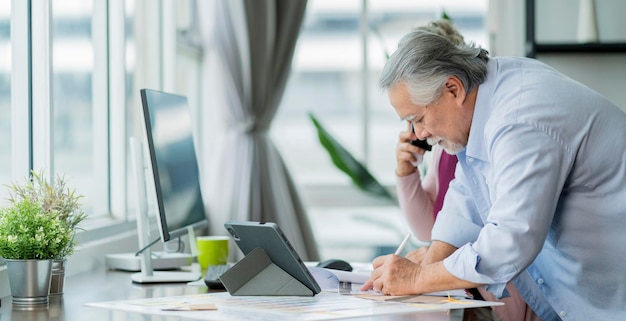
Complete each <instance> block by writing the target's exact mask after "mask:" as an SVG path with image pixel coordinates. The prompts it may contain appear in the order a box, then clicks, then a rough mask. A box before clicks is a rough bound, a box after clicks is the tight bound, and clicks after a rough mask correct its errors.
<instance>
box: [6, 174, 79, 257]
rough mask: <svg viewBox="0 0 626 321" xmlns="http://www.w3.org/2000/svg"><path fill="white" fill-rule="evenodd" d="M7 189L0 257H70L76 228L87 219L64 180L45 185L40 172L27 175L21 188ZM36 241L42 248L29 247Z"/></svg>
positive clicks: (72, 251) (43, 176) (35, 245)
mask: <svg viewBox="0 0 626 321" xmlns="http://www.w3.org/2000/svg"><path fill="white" fill-rule="evenodd" d="M7 187H8V189H9V198H8V200H9V202H10V204H11V206H10V207H8V208H3V209H1V210H0V220H2V221H1V222H2V223H0V256H2V257H4V258H7V259H11V258H21V259H43V258H53V259H63V258H66V257H67V256H69V255H71V254H72V253H74V248H75V246H76V244H77V243H76V241H75V239H74V237H75V235H76V232H77V231H78V230H80V228H79V227H78V224H79V223H80V222H81V221H82V220H84V219H85V218H86V217H87V215H86V214H85V212H84V211H83V210H82V206H81V204H80V199H81V198H82V195H78V194H77V193H76V191H75V190H73V189H70V188H69V187H68V186H67V181H66V180H65V178H64V177H62V176H57V177H56V179H55V180H54V181H52V182H48V180H47V179H46V178H45V175H44V173H43V171H40V172H39V173H37V172H35V171H31V175H30V177H28V178H27V181H26V183H25V184H17V183H13V184H11V185H8V186H7ZM5 224H6V225H5ZM16 224H17V225H16ZM51 226H53V227H54V229H56V230H54V231H53V230H51V229H50V228H49V227H51ZM38 241H40V242H41V244H45V247H46V248H45V249H44V248H38V247H37V244H35V243H33V242H38ZM58 246H61V247H58ZM4 255H8V256H4ZM9 256H10V257H9Z"/></svg>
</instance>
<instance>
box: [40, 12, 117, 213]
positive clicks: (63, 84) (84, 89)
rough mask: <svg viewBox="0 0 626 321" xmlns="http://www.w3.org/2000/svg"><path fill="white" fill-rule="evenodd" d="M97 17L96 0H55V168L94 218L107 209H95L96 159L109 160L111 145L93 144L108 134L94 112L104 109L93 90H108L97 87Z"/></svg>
mask: <svg viewBox="0 0 626 321" xmlns="http://www.w3.org/2000/svg"><path fill="white" fill-rule="evenodd" d="M93 15H94V10H93V1H90V0H72V1H68V0H64V1H58V0H57V1H52V57H53V59H52V72H53V76H52V88H53V91H52V106H53V107H52V108H53V138H54V141H53V142H52V143H53V155H54V158H53V170H54V173H56V174H58V175H65V176H66V177H67V178H68V179H69V182H70V185H71V186H72V187H73V188H76V190H77V191H79V193H80V194H82V195H84V196H85V197H84V198H83V199H82V204H83V208H84V210H85V211H86V212H88V213H90V215H91V216H94V215H97V214H104V213H103V211H102V210H107V209H106V208H105V209H96V208H95V207H94V201H95V199H96V198H97V197H100V195H102V194H100V195H99V193H97V192H98V190H99V189H98V186H102V185H103V184H104V182H101V181H98V180H97V179H96V176H95V173H96V170H95V166H94V165H95V164H96V163H95V161H96V157H95V156H96V155H104V156H105V157H106V155H107V150H106V149H107V144H95V142H96V139H97V137H96V136H97V135H105V136H106V131H104V132H96V130H98V129H100V128H102V127H101V126H97V123H96V122H95V121H94V116H95V115H97V114H96V113H95V108H96V107H98V106H101V105H96V104H94V102H95V101H94V91H95V90H106V87H105V88H96V87H95V86H94V85H93V84H94V81H95V80H94V69H95V66H96V61H95V51H94V42H93V30H94V28H96V26H95V25H94V24H95V23H96V22H97V21H98V20H95V19H94V17H93ZM102 21H104V20H102ZM98 63H101V64H103V63H106V60H105V61H99V62H98ZM103 107H105V108H106V105H104V106H103ZM102 121H105V122H106V119H103V120H102ZM105 139H106V138H105ZM105 141H106V140H105ZM97 149H101V150H100V151H98V150H97ZM105 165H106V164H105ZM35 170H38V169H37V168H35ZM106 196H107V195H106V194H105V195H104V197H106Z"/></svg>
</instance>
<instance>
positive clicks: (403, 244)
mask: <svg viewBox="0 0 626 321" xmlns="http://www.w3.org/2000/svg"><path fill="white" fill-rule="evenodd" d="M410 238H411V232H409V233H407V235H406V236H405V237H404V240H402V243H400V246H398V249H397V250H396V253H395V254H396V255H400V253H402V251H403V250H404V247H405V246H406V244H407V243H409V239H410Z"/></svg>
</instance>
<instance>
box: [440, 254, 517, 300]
mask: <svg viewBox="0 0 626 321" xmlns="http://www.w3.org/2000/svg"><path fill="white" fill-rule="evenodd" d="M479 262H480V255H478V253H477V252H476V251H475V250H474V249H473V248H472V245H471V243H468V244H465V245H464V246H462V247H460V248H459V249H458V250H456V251H454V253H452V255H450V256H448V257H447V258H445V259H444V260H443V266H444V267H445V268H446V270H448V272H450V273H451V274H452V275H454V276H455V277H457V278H459V279H461V280H465V281H469V282H473V283H478V284H487V286H486V288H485V289H486V290H487V291H489V292H491V293H493V294H494V295H495V296H496V298H497V299H501V298H503V297H508V296H509V293H508V291H506V283H496V281H494V280H493V279H492V278H490V277H488V276H486V275H484V274H480V273H478V272H477V271H476V269H477V267H478V263H479Z"/></svg>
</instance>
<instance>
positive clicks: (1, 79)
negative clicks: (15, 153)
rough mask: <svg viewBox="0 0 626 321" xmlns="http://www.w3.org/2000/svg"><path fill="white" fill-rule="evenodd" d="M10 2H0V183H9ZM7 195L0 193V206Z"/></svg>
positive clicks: (3, 191) (3, 192)
mask: <svg viewBox="0 0 626 321" xmlns="http://www.w3.org/2000/svg"><path fill="white" fill-rule="evenodd" d="M10 18H11V1H2V2H0V57H3V58H2V59H1V60H0V150H1V151H2V153H0V182H10V181H11V160H12V158H11V155H12V153H11V137H12V135H11V19H10ZM7 196H8V195H7V194H6V190H5V189H3V190H2V191H1V192H0V199H2V201H0V205H2V204H3V203H4V202H5V199H6V197H7Z"/></svg>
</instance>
